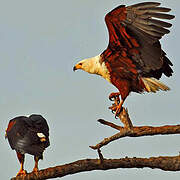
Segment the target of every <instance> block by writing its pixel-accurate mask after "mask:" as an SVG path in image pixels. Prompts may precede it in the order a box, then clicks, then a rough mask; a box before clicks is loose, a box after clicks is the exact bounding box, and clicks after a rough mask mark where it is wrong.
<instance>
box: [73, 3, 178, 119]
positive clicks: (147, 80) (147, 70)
mask: <svg viewBox="0 0 180 180" xmlns="http://www.w3.org/2000/svg"><path fill="white" fill-rule="evenodd" d="M159 5H160V3H158V2H144V3H139V4H135V5H131V6H125V5H120V6H118V7H116V8H115V9H113V10H112V11H111V12H109V13H108V14H107V15H106V16H105V22H106V25H107V28H108V32H109V44H108V46H107V49H106V50H104V52H103V53H101V54H100V55H98V56H95V57H92V58H88V59H84V60H82V61H80V62H79V63H77V64H76V65H75V66H74V68H73V70H74V71H75V70H77V69H81V70H84V71H86V72H88V73H92V74H97V75H100V76H102V77H103V78H105V79H106V80H107V81H108V82H110V83H112V84H113V85H114V86H115V87H116V88H117V89H118V90H119V91H118V92H117V93H111V94H110V95H109V99H110V100H112V99H114V100H116V102H118V107H117V109H116V113H115V116H117V115H118V114H119V112H120V110H121V107H122V105H123V103H124V101H125V99H126V98H127V96H128V95H129V93H130V92H136V93H142V92H144V91H146V92H156V91H158V90H163V91H167V90H169V87H168V86H166V85H165V84H163V83H162V82H160V81H159V79H160V78H161V76H162V74H165V75H166V76H167V77H170V76H171V75H172V73H173V70H172V69H171V66H172V65H173V64H172V63H171V61H170V60H169V59H168V58H167V56H166V53H165V52H164V51H163V50H162V49H161V44H160V42H159V40H160V39H161V38H162V36H163V35H164V34H168V33H169V32H170V31H169V30H168V29H167V28H170V27H171V26H172V24H170V23H169V22H165V21H163V20H161V19H167V20H170V19H173V18H174V17H175V16H173V15H170V14H167V12H169V11H170V10H171V9H169V8H165V7H159ZM119 96H121V101H120V98H119Z"/></svg>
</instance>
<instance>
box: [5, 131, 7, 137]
mask: <svg viewBox="0 0 180 180" xmlns="http://www.w3.org/2000/svg"><path fill="white" fill-rule="evenodd" d="M5 139H7V131H6V132H5Z"/></svg>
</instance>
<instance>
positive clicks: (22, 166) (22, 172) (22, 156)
mask: <svg viewBox="0 0 180 180" xmlns="http://www.w3.org/2000/svg"><path fill="white" fill-rule="evenodd" d="M16 153H17V157H18V160H19V162H20V163H21V168H20V170H19V172H18V173H17V175H16V176H20V175H25V174H26V173H27V172H26V171H25V170H24V158H25V156H24V154H21V153H19V152H16Z"/></svg>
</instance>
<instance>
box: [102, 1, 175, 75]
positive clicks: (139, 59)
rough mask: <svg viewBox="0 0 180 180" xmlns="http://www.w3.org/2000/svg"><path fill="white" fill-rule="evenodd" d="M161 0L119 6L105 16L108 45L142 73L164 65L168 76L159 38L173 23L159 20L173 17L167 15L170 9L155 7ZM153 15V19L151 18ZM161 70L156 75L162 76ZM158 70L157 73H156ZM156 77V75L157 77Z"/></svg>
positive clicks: (167, 60)
mask: <svg viewBox="0 0 180 180" xmlns="http://www.w3.org/2000/svg"><path fill="white" fill-rule="evenodd" d="M159 5H160V3H157V2H145V3H139V4H135V5H132V6H127V7H125V6H124V5H123V6H119V7H117V8H115V9H113V10H112V11H111V12H109V13H108V14H107V15H106V16H105V21H106V25H107V27H108V31H109V44H108V48H107V50H108V49H109V50H110V51H111V52H117V51H118V52H119V53H120V54H121V55H122V56H124V57H125V56H127V57H129V58H130V59H131V60H132V61H133V63H134V64H135V65H136V67H137V68H138V69H139V70H141V71H142V72H143V73H144V74H148V73H150V72H151V71H156V70H159V69H161V68H162V66H163V68H167V71H168V72H167V73H165V74H166V75H167V76H170V74H171V73H172V69H171V68H170V67H169V65H172V63H171V62H170V61H169V59H168V58H167V57H166V56H165V55H166V54H165V52H163V51H162V50H161V45H160V42H159V39H161V37H162V36H163V35H165V34H167V33H169V32H170V31H169V30H168V29H167V28H170V27H171V26H172V25H171V24H170V23H168V22H164V21H162V20H159V19H168V20H170V19H173V18H174V16H173V15H169V14H166V12H169V11H170V10H171V9H169V8H164V7H158V6H159ZM154 18H156V19H154ZM162 72H163V69H161V72H160V73H159V75H160V76H161V74H162ZM156 73H157V72H156ZM158 78H159V77H158Z"/></svg>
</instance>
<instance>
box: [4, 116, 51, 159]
mask: <svg viewBox="0 0 180 180" xmlns="http://www.w3.org/2000/svg"><path fill="white" fill-rule="evenodd" d="M43 122H44V121H43ZM11 123H13V126H11V128H8V129H7V137H8V141H9V144H10V146H11V148H12V149H15V150H16V151H18V152H20V153H22V154H24V153H29V154H32V155H36V156H39V157H41V156H42V153H43V151H44V150H45V148H46V147H48V146H49V144H50V143H49V127H48V125H47V122H46V123H45V125H44V124H43V125H42V123H41V121H40V122H39V119H36V120H34V119H33V120H32V119H31V118H27V117H17V118H14V119H12V120H11V121H10V123H9V124H11ZM43 127H44V128H43ZM39 134H40V135H39ZM42 138H43V141H42Z"/></svg>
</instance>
